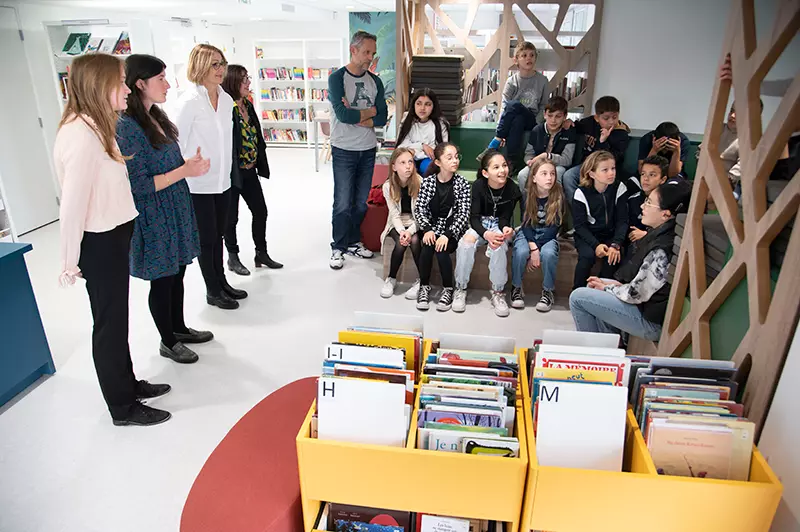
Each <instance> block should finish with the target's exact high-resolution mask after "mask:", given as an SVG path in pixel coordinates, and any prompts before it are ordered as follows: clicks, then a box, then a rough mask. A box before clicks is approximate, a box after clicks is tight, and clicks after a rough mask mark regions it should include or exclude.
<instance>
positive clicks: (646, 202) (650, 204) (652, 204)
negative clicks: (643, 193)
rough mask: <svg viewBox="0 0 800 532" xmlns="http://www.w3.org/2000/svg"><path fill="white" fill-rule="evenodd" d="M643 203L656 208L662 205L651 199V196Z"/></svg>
mask: <svg viewBox="0 0 800 532" xmlns="http://www.w3.org/2000/svg"><path fill="white" fill-rule="evenodd" d="M642 205H646V206H648V207H655V208H656V209H661V206H660V205H658V204H657V203H654V202H652V201H650V198H647V199H646V200H644V203H643V204H642Z"/></svg>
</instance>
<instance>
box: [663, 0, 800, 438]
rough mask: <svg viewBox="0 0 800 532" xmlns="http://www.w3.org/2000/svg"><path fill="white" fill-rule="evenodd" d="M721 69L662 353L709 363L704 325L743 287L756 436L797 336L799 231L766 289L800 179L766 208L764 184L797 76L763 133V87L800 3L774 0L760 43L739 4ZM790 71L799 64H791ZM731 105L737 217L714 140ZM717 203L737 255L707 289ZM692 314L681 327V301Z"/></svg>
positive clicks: (797, 121)
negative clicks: (774, 248)
mask: <svg viewBox="0 0 800 532" xmlns="http://www.w3.org/2000/svg"><path fill="white" fill-rule="evenodd" d="M732 4H733V6H732V8H731V11H732V12H731V14H730V18H729V22H728V27H727V31H726V36H725V41H724V45H723V50H722V54H721V56H720V65H722V63H723V61H724V58H725V56H726V54H728V53H730V55H731V63H732V71H733V82H732V83H731V82H730V81H725V80H722V79H718V80H717V82H716V85H715V86H714V90H713V93H712V98H711V105H710V108H709V113H708V121H707V123H706V130H705V136H704V139H705V140H704V142H703V147H702V152H701V155H700V161H699V164H698V168H697V173H696V177H695V182H694V190H693V195H692V202H691V205H690V208H689V213H688V216H687V220H686V229H685V232H684V237H683V241H682V243H681V250H680V254H679V256H678V266H677V270H676V273H675V280H674V282H673V286H672V293H671V294H670V303H669V308H668V310H667V316H666V319H665V322H664V329H663V332H662V335H661V341H660V343H659V354H660V355H665V356H678V355H680V354H681V353H682V352H683V351H684V350H685V349H686V348H687V347H688V346H689V345H691V352H692V356H693V357H694V358H710V357H711V352H712V347H713V346H712V345H711V339H710V329H709V321H710V319H711V317H712V316H713V315H714V313H715V312H717V310H718V309H719V308H720V307H721V306H722V304H723V303H724V301H725V300H726V298H727V297H728V296H729V295H730V294H731V292H732V291H733V290H734V288H736V286H737V285H738V284H739V283H741V282H742V281H743V280H745V279H746V280H747V293H748V300H749V309H748V313H749V319H750V326H749V329H748V330H747V332H746V334H745V336H744V338H743V340H742V341H741V343H740V344H739V347H738V349H737V350H736V352H735V354H734V357H733V358H734V360H735V361H736V362H737V363H739V364H741V363H742V362H744V361H745V360H746V359H747V358H748V355H749V357H750V360H751V362H752V369H751V372H750V377H749V381H748V384H747V387H746V389H745V395H744V403H745V407H746V412H747V416H748V418H750V419H751V420H753V421H755V422H756V424H757V425H758V427H759V429H758V430H759V432H760V430H761V426H762V425H763V422H764V420H765V418H766V414H767V411H768V409H769V404H770V401H771V399H772V395H773V393H774V390H775V386H776V383H777V379H778V377H779V376H780V372H781V368H782V366H783V361H784V359H785V357H786V353H787V351H788V348H789V345H790V343H791V340H792V337H793V335H794V331H795V326H796V324H797V319H798V309H799V308H800V268H798V267H797V265H798V264H800V230H798V229H797V225H796V224H795V225H794V227H793V228H792V229H791V237H790V239H789V244H788V249H787V252H786V256H785V259H784V261H783V267H782V268H781V270H780V274H779V276H778V279H777V284H776V286H775V288H774V294H773V293H772V290H771V281H772V280H771V278H770V254H769V246H770V244H771V243H772V241H773V240H774V239H775V237H776V236H777V235H778V233H779V232H781V230H783V229H784V228H785V227H786V226H787V224H788V223H789V222H790V221H792V220H793V219H794V217H795V216H796V214H797V212H798V206H800V175H798V174H795V175H794V176H792V177H791V180H790V181H789V183H788V184H787V186H786V188H785V189H784V190H783V192H782V193H781V194H780V196H779V197H778V198H777V200H776V201H774V202H773V203H772V205H768V204H767V180H768V177H769V175H770V172H771V171H772V169H773V168H774V166H775V163H776V161H777V160H778V157H779V156H780V154H781V152H782V150H783V149H784V147H785V146H786V143H787V141H788V139H789V137H790V135H791V134H792V132H793V131H795V130H796V129H797V128H798V126H800V74H795V76H794V79H793V80H792V82H791V84H790V86H789V88H788V90H787V92H786V93H785V95H784V96H783V99H782V101H781V103H780V106H779V108H778V110H777V111H776V113H775V115H774V117H773V118H772V120H771V121H770V123H769V124H768V125H767V127H766V129H764V130H763V133H762V124H761V106H760V103H759V92H760V87H761V82H762V81H763V80H764V77H765V76H766V75H767V73H768V72H769V70H770V69H771V68H772V66H773V65H774V64H775V62H776V61H777V59H778V58H779V57H780V56H781V54H782V53H783V52H784V50H785V49H786V47H787V46H788V45H789V43H790V42H791V41H792V39H793V38H794V37H795V36H796V34H797V32H798V28H800V2H798V1H797V0H780V1H779V2H778V9H777V12H776V13H775V20H774V24H773V28H772V31H771V32H770V33H769V34H766V35H765V36H764V38H762V39H761V40H760V42H757V39H756V26H755V5H754V0H735V1H734V2H733V3H732ZM794 64H795V65H798V64H799V63H798V62H797V61H795V63H794ZM731 88H733V90H734V94H735V97H736V118H737V120H736V122H737V124H738V128H737V129H738V136H739V149H740V157H741V168H742V172H741V176H742V177H741V184H742V199H741V205H742V215H741V216H740V213H739V205H737V202H736V200H735V199H734V196H733V193H732V191H731V187H730V184H729V182H728V176H727V174H726V172H725V169H724V168H723V165H722V161H721V160H720V158H719V154H720V150H723V149H725V146H719V142H718V141H719V138H720V133H721V131H722V127H723V122H724V119H725V116H726V111H727V109H726V107H727V102H728V97H729V95H730V90H731ZM709 198H711V199H713V202H714V204H716V206H717V209H718V210H719V214H720V215H721V218H722V221H723V223H724V226H725V230H726V232H727V233H728V236H729V237H730V241H731V245H732V249H733V255H732V257H731V259H730V261H729V262H728V263H727V264H726V265H725V267H724V268H723V269H722V271H721V272H720V274H719V275H718V276H717V277H716V278H715V279H714V281H713V282H712V283H711V285H710V286H706V284H707V283H706V266H705V257H704V252H703V247H704V245H703V227H702V224H703V214H704V210H705V207H706V202H707V200H708V199H709ZM687 290H688V294H689V298H690V301H691V309H690V311H689V312H688V314H687V315H686V316H685V318H683V320H681V315H682V312H683V306H684V301H685V296H686V295H687Z"/></svg>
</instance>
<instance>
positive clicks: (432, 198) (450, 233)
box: [414, 142, 470, 311]
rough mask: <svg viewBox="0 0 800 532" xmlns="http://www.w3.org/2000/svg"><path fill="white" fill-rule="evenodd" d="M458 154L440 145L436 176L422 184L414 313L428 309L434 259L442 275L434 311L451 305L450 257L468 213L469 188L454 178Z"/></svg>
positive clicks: (417, 215)
mask: <svg viewBox="0 0 800 532" xmlns="http://www.w3.org/2000/svg"><path fill="white" fill-rule="evenodd" d="M460 162H461V154H459V153H458V148H457V147H456V146H455V144H452V143H450V142H443V143H441V144H439V145H438V146H436V149H435V150H434V164H435V165H436V170H437V171H436V173H434V174H433V175H430V176H428V177H426V178H425V179H424V180H423V181H422V187H421V188H420V191H419V197H418V198H417V210H416V212H415V214H414V216H415V218H416V220H417V227H418V228H419V230H420V232H421V233H422V234H423V237H422V253H421V254H420V259H419V280H420V288H419V292H418V294H417V309H419V310H428V309H429V308H430V293H431V283H430V280H431V268H433V256H434V255H436V260H437V261H438V263H439V272H440V273H441V275H442V286H443V287H444V289H443V290H442V295H441V297H440V298H439V304H438V305H437V306H436V308H437V310H440V311H447V310H450V307H451V306H452V304H453V291H454V279H453V261H452V260H451V258H450V254H451V253H453V252H454V251H455V250H456V248H457V247H458V241H459V240H460V239H461V237H462V236H463V235H464V232H466V230H467V224H468V222H469V209H470V187H469V183H468V182H467V180H466V179H464V178H463V177H462V176H460V175H459V174H457V173H456V172H457V171H458V166H459V163H460Z"/></svg>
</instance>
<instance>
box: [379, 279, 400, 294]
mask: <svg viewBox="0 0 800 532" xmlns="http://www.w3.org/2000/svg"><path fill="white" fill-rule="evenodd" d="M395 286H397V279H392V278H391V277H387V278H386V280H385V281H384V282H383V288H381V297H382V298H384V299H389V298H390V297H392V296H393V295H394V287H395Z"/></svg>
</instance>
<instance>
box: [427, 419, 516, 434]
mask: <svg viewBox="0 0 800 532" xmlns="http://www.w3.org/2000/svg"><path fill="white" fill-rule="evenodd" d="M424 428H426V429H439V430H455V431H466V432H474V433H477V434H496V435H498V436H508V429H507V428H505V427H476V426H469V425H454V424H452V423H439V422H436V421H429V422H427V423H425V427H424Z"/></svg>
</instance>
